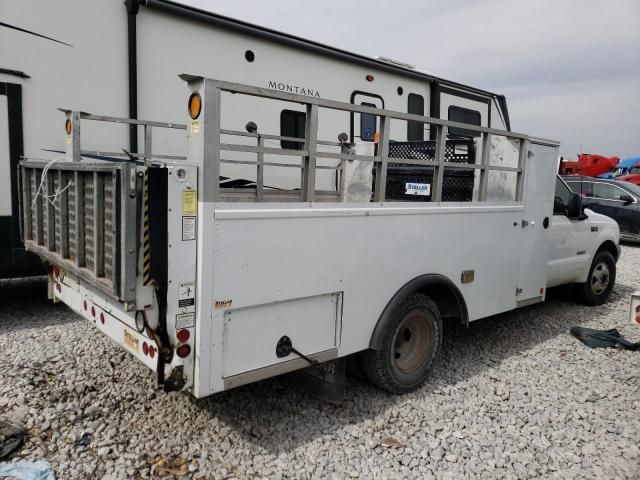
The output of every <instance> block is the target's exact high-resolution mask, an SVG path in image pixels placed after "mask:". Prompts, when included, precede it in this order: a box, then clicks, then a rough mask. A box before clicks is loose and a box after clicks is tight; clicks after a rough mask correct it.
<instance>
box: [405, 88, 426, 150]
mask: <svg viewBox="0 0 640 480" xmlns="http://www.w3.org/2000/svg"><path fill="white" fill-rule="evenodd" d="M407 101H408V104H407V112H408V113H413V114H414V115H424V97H423V96H422V95H417V94H415V93H410V94H409V96H408V100H407ZM407 141H409V142H424V123H422V122H412V121H408V122H407Z"/></svg>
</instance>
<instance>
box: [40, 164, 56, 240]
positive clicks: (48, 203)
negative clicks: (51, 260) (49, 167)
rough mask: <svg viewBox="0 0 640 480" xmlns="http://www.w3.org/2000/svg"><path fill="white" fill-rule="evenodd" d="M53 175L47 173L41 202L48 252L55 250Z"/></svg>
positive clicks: (53, 173) (52, 173)
mask: <svg viewBox="0 0 640 480" xmlns="http://www.w3.org/2000/svg"><path fill="white" fill-rule="evenodd" d="M53 175H55V171H53V172H51V171H49V172H47V173H46V178H45V180H44V181H45V183H44V194H43V200H44V205H45V209H46V215H47V231H46V232H45V238H46V241H45V245H46V247H47V249H48V250H49V251H52V252H53V251H55V249H56V211H55V207H54V205H53V195H54V188H53V187H54V185H53Z"/></svg>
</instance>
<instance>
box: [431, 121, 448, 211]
mask: <svg viewBox="0 0 640 480" xmlns="http://www.w3.org/2000/svg"><path fill="white" fill-rule="evenodd" d="M446 149H447V127H444V126H442V125H437V126H436V158H435V159H434V161H435V162H436V165H435V167H434V170H433V186H432V188H431V200H432V201H434V202H441V201H442V183H443V179H444V154H445V151H446Z"/></svg>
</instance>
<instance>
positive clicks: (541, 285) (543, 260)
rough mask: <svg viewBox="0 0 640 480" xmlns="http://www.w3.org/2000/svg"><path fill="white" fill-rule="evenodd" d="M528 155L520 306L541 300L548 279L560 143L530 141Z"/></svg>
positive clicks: (519, 291) (519, 279)
mask: <svg viewBox="0 0 640 480" xmlns="http://www.w3.org/2000/svg"><path fill="white" fill-rule="evenodd" d="M529 151H530V152H531V153H532V155H531V156H529V157H528V158H526V159H525V172H524V174H525V177H524V192H523V193H524V212H523V218H522V222H521V228H522V241H521V254H520V272H519V275H518V286H517V290H516V301H517V304H518V306H524V305H527V304H529V303H535V302H537V301H542V300H543V298H544V292H545V288H546V283H547V261H548V257H549V248H550V238H551V237H550V235H549V226H550V223H551V217H552V216H553V199H554V193H555V186H556V182H555V175H556V162H557V147H556V146H547V145H543V144H537V143H531V144H530V145H529Z"/></svg>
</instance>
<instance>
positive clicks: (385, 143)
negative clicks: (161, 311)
mask: <svg viewBox="0 0 640 480" xmlns="http://www.w3.org/2000/svg"><path fill="white" fill-rule="evenodd" d="M390 127H391V119H390V118H389V117H387V116H383V117H380V143H378V155H377V158H376V165H375V168H376V185H375V192H374V195H373V200H374V201H375V202H384V200H385V198H386V193H387V163H388V159H389V129H390Z"/></svg>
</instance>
